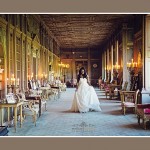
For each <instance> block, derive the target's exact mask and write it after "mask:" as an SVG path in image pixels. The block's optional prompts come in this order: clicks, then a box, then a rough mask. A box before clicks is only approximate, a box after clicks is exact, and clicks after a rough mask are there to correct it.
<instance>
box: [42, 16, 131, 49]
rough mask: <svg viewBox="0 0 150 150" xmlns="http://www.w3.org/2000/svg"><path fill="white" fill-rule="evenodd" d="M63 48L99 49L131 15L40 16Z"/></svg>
mask: <svg viewBox="0 0 150 150" xmlns="http://www.w3.org/2000/svg"><path fill="white" fill-rule="evenodd" d="M40 17H41V18H42V20H43V21H44V22H45V24H46V25H47V26H48V27H49V29H50V31H51V32H52V33H53V35H54V36H55V37H56V38H57V40H58V41H59V42H60V45H61V48H86V47H97V46H100V45H101V44H102V43H103V42H105V41H106V40H107V39H108V38H109V37H110V36H111V35H112V34H113V33H114V31H115V30H116V29H117V28H118V27H119V26H121V24H122V23H124V22H127V21H129V20H130V18H132V17H133V15H131V14H40Z"/></svg>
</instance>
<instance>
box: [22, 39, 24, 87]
mask: <svg viewBox="0 0 150 150" xmlns="http://www.w3.org/2000/svg"><path fill="white" fill-rule="evenodd" d="M22 73H23V82H24V86H25V41H23V49H22ZM24 88H25V87H24Z"/></svg>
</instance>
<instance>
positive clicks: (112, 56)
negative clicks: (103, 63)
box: [111, 45, 114, 82]
mask: <svg viewBox="0 0 150 150" xmlns="http://www.w3.org/2000/svg"><path fill="white" fill-rule="evenodd" d="M113 58H114V55H113V45H111V82H112V81H113Z"/></svg>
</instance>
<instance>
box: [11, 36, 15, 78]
mask: <svg viewBox="0 0 150 150" xmlns="http://www.w3.org/2000/svg"><path fill="white" fill-rule="evenodd" d="M13 55H14V51H13V35H12V34H10V75H12V74H14V60H13V58H14V57H13Z"/></svg>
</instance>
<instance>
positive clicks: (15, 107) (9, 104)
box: [0, 102, 23, 132]
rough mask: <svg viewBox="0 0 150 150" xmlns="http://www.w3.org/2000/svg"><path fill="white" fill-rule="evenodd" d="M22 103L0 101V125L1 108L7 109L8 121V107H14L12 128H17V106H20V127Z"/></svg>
mask: <svg viewBox="0 0 150 150" xmlns="http://www.w3.org/2000/svg"><path fill="white" fill-rule="evenodd" d="M22 105H23V102H18V103H0V108H1V125H3V116H4V115H3V111H2V108H7V111H8V118H7V119H8V121H10V116H9V113H10V112H9V111H10V110H9V108H14V128H15V132H16V130H17V108H20V127H22V121H23V118H22Z"/></svg>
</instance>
